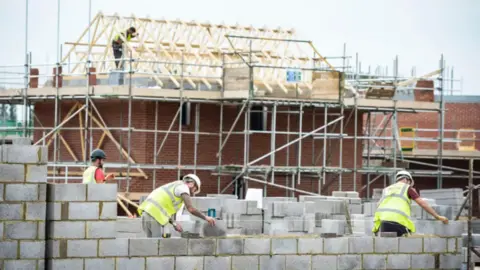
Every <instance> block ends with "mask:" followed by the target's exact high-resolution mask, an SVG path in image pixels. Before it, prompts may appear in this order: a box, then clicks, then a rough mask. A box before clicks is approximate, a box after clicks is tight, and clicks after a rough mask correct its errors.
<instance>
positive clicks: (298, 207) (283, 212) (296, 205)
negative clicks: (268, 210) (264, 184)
mask: <svg viewBox="0 0 480 270" xmlns="http://www.w3.org/2000/svg"><path fill="white" fill-rule="evenodd" d="M304 213H305V203H301V202H274V203H273V216H274V217H286V216H287V217H288V216H302V215H303V214H304Z"/></svg>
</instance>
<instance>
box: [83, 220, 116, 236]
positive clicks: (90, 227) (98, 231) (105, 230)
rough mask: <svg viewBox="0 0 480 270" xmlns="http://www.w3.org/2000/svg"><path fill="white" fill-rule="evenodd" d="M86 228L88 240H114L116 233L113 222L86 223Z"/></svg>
mask: <svg viewBox="0 0 480 270" xmlns="http://www.w3.org/2000/svg"><path fill="white" fill-rule="evenodd" d="M86 226H87V235H86V238H89V239H99V238H115V236H116V233H117V230H116V229H115V226H116V222H115V221H87V222H86Z"/></svg>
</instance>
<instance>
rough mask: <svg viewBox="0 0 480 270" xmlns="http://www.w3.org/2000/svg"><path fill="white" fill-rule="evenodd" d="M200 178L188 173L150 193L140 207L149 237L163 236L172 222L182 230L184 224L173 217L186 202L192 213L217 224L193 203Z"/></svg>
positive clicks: (175, 227) (143, 224)
mask: <svg viewBox="0 0 480 270" xmlns="http://www.w3.org/2000/svg"><path fill="white" fill-rule="evenodd" d="M200 186H201V182H200V178H199V177H198V176H196V175H195V174H187V175H185V176H184V177H182V180H178V181H175V182H171V183H168V184H165V185H163V186H161V187H159V188H157V189H155V190H154V191H153V192H152V193H150V194H149V195H148V197H147V198H146V199H145V201H144V202H142V204H141V205H140V207H139V208H138V213H139V214H140V215H141V216H142V227H143V231H144V232H145V234H146V235H147V237H154V238H159V237H162V235H163V232H164V227H165V225H167V224H168V223H170V224H172V226H173V228H174V229H175V230H176V231H177V232H182V231H183V229H182V226H181V225H180V224H179V223H177V222H175V221H174V219H173V217H174V215H175V214H176V213H177V212H178V210H179V209H180V208H182V206H183V204H185V208H186V209H187V210H188V212H190V213H191V214H192V215H194V216H196V217H199V218H201V219H203V220H206V221H207V222H208V223H209V224H210V225H212V226H213V225H215V219H213V218H211V217H208V216H205V215H204V214H203V213H202V212H200V211H198V210H197V209H196V208H195V207H193V205H192V199H191V197H190V196H191V194H195V195H196V194H198V193H199V192H200Z"/></svg>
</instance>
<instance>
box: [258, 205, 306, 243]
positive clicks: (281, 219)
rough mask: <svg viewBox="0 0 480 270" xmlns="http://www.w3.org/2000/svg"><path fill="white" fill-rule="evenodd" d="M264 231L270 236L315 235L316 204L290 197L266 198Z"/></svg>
mask: <svg viewBox="0 0 480 270" xmlns="http://www.w3.org/2000/svg"><path fill="white" fill-rule="evenodd" d="M263 203H264V205H263V206H264V222H263V230H264V233H265V234H268V235H304V234H311V233H314V229H315V212H314V210H315V209H314V207H315V204H314V203H313V202H297V201H296V198H290V197H265V198H264V199H263Z"/></svg>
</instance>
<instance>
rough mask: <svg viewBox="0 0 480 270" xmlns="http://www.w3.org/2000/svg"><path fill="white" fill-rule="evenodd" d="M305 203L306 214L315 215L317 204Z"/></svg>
mask: <svg viewBox="0 0 480 270" xmlns="http://www.w3.org/2000/svg"><path fill="white" fill-rule="evenodd" d="M303 203H305V214H313V215H315V212H317V203H315V202H309V201H306V202H303Z"/></svg>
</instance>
